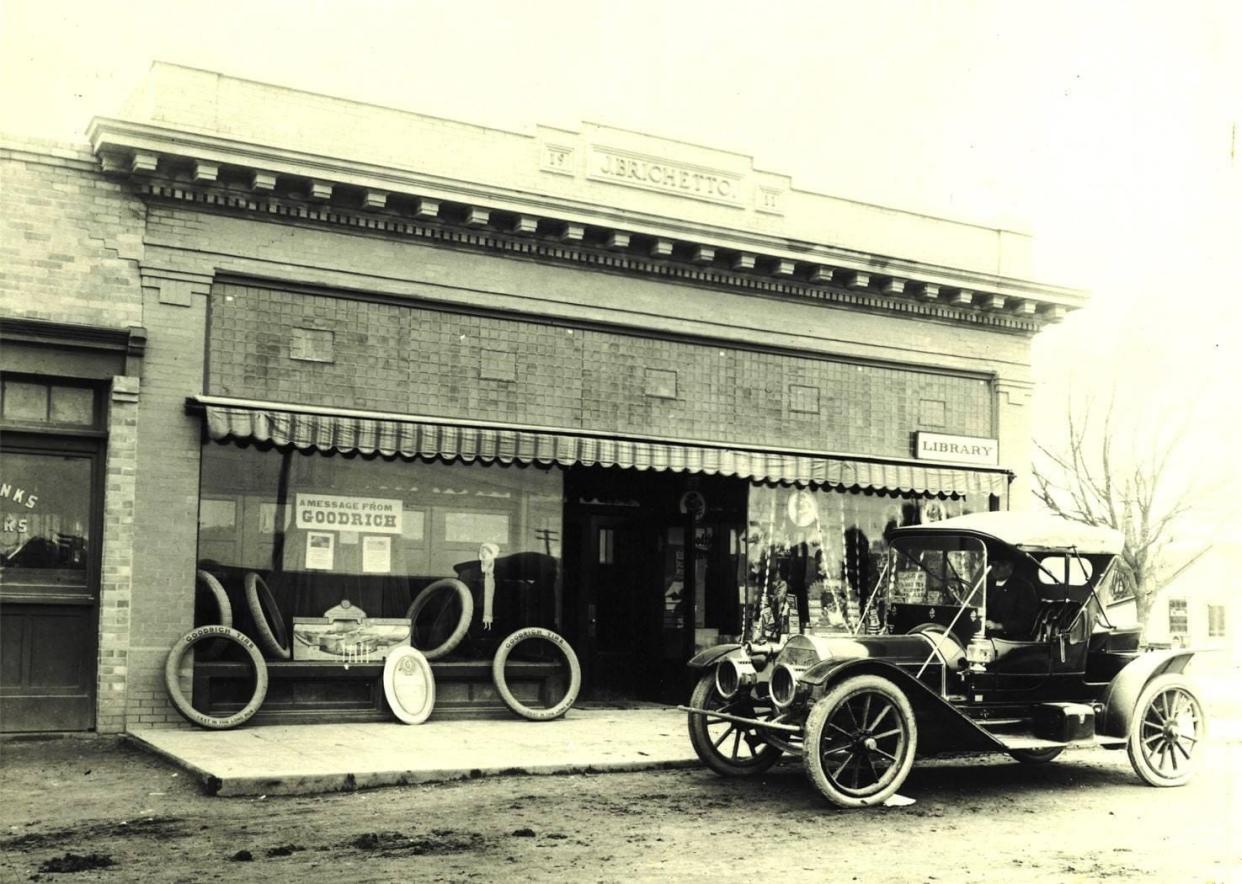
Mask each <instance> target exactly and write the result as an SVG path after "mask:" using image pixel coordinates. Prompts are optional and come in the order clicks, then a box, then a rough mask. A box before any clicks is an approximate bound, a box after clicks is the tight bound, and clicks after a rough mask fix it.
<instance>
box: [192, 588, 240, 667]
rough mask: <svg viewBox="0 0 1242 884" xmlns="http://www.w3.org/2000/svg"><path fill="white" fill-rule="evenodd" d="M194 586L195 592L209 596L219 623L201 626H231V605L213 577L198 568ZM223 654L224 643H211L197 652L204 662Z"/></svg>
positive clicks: (227, 596) (226, 594)
mask: <svg viewBox="0 0 1242 884" xmlns="http://www.w3.org/2000/svg"><path fill="white" fill-rule="evenodd" d="M194 585H195V590H196V591H198V590H199V589H200V588H201V589H205V590H206V591H207V593H208V594H209V595H210V596H211V599H212V601H213V602H214V603H215V606H216V619H217V620H218V621H220V622H219V623H218V624H207V623H204V624H203V625H204V626H209V625H218V626H232V625H233V605H232V603H230V602H229V595H228V593H227V592H225V591H224V587H223V586H222V585H221V584H220V581H219V580H217V579H216V577H215V575H214V574H212V573H210V572H208V571H204V570H202V569H201V568H200V569H199V570H197V571H195V572H194ZM223 653H224V642H212V643H211V644H209V645H204V646H203V648H202V650H200V651H199V652H198V655H199V656H200V657H201V658H202V659H204V660H214V659H216V658H217V657H219V656H220V655H221V654H223Z"/></svg>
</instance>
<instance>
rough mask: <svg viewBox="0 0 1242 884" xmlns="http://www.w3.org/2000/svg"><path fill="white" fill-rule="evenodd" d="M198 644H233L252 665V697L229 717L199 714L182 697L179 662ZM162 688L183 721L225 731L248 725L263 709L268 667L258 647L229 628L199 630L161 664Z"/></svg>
mask: <svg viewBox="0 0 1242 884" xmlns="http://www.w3.org/2000/svg"><path fill="white" fill-rule="evenodd" d="M201 641H222V642H223V641H232V642H234V643H236V644H239V645H241V647H242V650H244V651H245V652H246V654H247V656H249V657H250V662H251V663H253V664H254V671H255V679H254V694H253V695H252V696H251V698H250V701H249V702H248V703H247V704H246V705H245V706H243V707H242V708H241V709H240V710H239V711H237V712H234V713H233V714H232V715H226V716H218V715H206V714H204V713H202V712H199V711H198V710H197V709H195V708H194V706H193V704H192V703H190V701H189V700H188V699H187V698H186V696H185V694H183V693H181V661H182V660H184V659H185V655H186V654H187V653H189V650H190V648H192V647H194V645H196V644H198V643H199V642H201ZM164 686H165V687H166V688H167V689H168V698H169V699H170V700H172V704H173V705H174V706H176V707H177V711H178V712H180V713H181V714H182V715H183V716H185V718H186V720H188V721H191V722H193V723H194V724H197V725H199V726H201V727H205V728H209V729H211V730H226V729H228V728H231V727H237V726H238V725H239V724H242V723H243V722H245V721H248V720H249V719H250V718H251V716H253V715H254V714H255V713H256V712H258V711H259V707H260V706H262V705H263V700H264V699H265V698H266V697H267V663H266V662H265V661H264V659H263V653H262V652H261V651H260V650H259V646H258V645H256V644H255V643H254V642H253V641H252V640H251V639H250V638H249V637H248V636H246V635H244V634H243V633H241V632H238V631H237V630H236V629H233V628H232V627H231V626H219V625H213V626H199V627H198V628H196V629H191V630H190V631H189V632H187V633H186V634H185V635H183V636H182V637H181V638H179V639H177V641H176V642H174V643H173V646H172V649H171V650H170V651H169V652H168V659H167V660H165V661H164Z"/></svg>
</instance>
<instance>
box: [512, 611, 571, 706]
mask: <svg viewBox="0 0 1242 884" xmlns="http://www.w3.org/2000/svg"><path fill="white" fill-rule="evenodd" d="M534 639H538V640H542V641H546V642H549V643H551V644H552V646H553V647H555V648H556V649H557V650H558V651H560V652H561V655H562V656H563V657H564V658H565V660H566V662H567V663H568V664H569V687H568V689H567V690H566V691H565V695H564V696H563V697H561V699H560V700H558V701H557V702H556V703H555V704H553V705H552V706H548V707H547V708H536V707H534V706H527V705H526V704H525V703H523V702H522V701H521V700H519V699H518V698H517V697H515V696H514V695H513V691H512V690H510V689H509V683H508V681H507V680H506V678H505V664H506V663H507V662H509V655H510V654H511V653H512V652H513V649H514V648H516V647H517V646H518V645H520V644H521V643H522V642H524V641H530V640H534ZM492 683H493V684H494V685H495V686H496V693H498V694H500V699H501V700H503V701H504V704H505V705H506V706H508V707H509V709H511V710H512V711H513V712H516V713H517V714H518V715H520V716H522V717H523V718H525V719H528V720H530V721H551V720H552V719H554V718H560V717H561V716H562V715H564V714H565V713H566V712H568V711H569V710H570V708H571V707H572V706H573V705H574V701H576V700H577V699H578V691H579V690H580V689H581V687H582V667H581V666H579V665H578V655H577V654H575V653H574V649H573V648H572V647H570V645H569V642H567V641H565V639H563V638H561V637H560V636H559V635H557V634H556V633H555V632H553V631H552V630H550V629H544V628H543V627H542V626H528V627H526V628H525V629H519V630H518V631H517V632H514V633H511V634H510V635H509V636H508V637H507V638H505V640H504V641H502V642H501V643H500V647H499V648H497V649H496V656H495V657H494V658H493V659H492Z"/></svg>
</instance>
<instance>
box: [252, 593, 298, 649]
mask: <svg viewBox="0 0 1242 884" xmlns="http://www.w3.org/2000/svg"><path fill="white" fill-rule="evenodd" d="M246 607H248V608H249V609H250V619H251V620H252V621H253V622H254V632H255V636H254V637H255V638H256V639H257V640H258V642H259V644H260V645H262V647H263V650H264V651H266V652H267V653H268V654H269V655H270V656H271V657H274V658H275V659H277V660H289V659H291V658H292V657H293V647H292V644H291V643H290V641H289V635H288V633H287V632H286V631H285V618H284V617H282V616H281V613H280V608H279V607H277V605H276V599H274V598H273V597H272V591H271V590H270V589H268V588H267V583H266V582H265V581H264V580H263V578H262V577H260V576H259V575H258V574H257V573H255V572H254V571H251V572H249V573H248V574H246Z"/></svg>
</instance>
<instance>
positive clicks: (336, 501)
mask: <svg viewBox="0 0 1242 884" xmlns="http://www.w3.org/2000/svg"><path fill="white" fill-rule="evenodd" d="M296 509H297V523H296V526H297V527H298V528H301V529H303V530H306V531H362V532H366V533H367V534H400V533H401V517H402V515H403V511H402V507H401V501H399V500H386V499H384V498H379V497H339V496H337V495H332V494H299V495H297V506H296Z"/></svg>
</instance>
